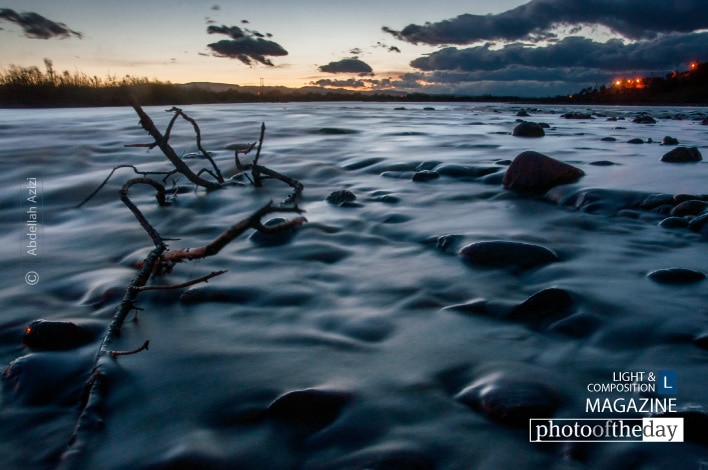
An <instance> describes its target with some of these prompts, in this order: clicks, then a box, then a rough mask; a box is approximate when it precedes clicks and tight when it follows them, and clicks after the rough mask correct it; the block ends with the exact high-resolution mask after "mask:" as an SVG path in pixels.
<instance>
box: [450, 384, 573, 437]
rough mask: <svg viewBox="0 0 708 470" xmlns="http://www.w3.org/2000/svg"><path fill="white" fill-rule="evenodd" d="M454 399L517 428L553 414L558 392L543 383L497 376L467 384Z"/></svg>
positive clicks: (494, 419) (497, 420) (492, 418)
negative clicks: (531, 420) (532, 420)
mask: <svg viewBox="0 0 708 470" xmlns="http://www.w3.org/2000/svg"><path fill="white" fill-rule="evenodd" d="M455 399H456V400H458V401H460V402H461V403H464V404H465V405H467V406H469V407H470V408H472V409H474V410H475V411H477V412H479V413H481V414H483V415H484V416H486V417H487V418H489V419H491V420H492V421H496V422H498V423H501V424H504V425H506V426H511V427H519V428H527V427H528V425H529V419H531V418H550V417H552V416H553V414H554V413H555V411H556V409H557V408H558V405H559V398H558V394H557V393H556V392H555V390H553V389H552V388H551V387H549V386H547V385H545V384H543V383H540V382H535V381H529V380H514V379H510V378H501V377H499V376H497V375H494V376H491V377H488V378H485V379H482V380H480V381H478V382H476V383H474V384H472V385H470V386H469V387H467V388H465V389H464V390H462V391H461V392H460V393H458V394H457V396H455Z"/></svg>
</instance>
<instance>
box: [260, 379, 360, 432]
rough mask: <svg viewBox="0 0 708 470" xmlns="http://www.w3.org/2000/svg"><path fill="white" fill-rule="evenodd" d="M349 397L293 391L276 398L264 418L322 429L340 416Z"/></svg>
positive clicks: (338, 394) (321, 392) (337, 394)
mask: <svg viewBox="0 0 708 470" xmlns="http://www.w3.org/2000/svg"><path fill="white" fill-rule="evenodd" d="M350 400H351V395H350V394H349V393H345V392H338V391H333V390H320V389H315V388H308V389H305V390H295V391H292V392H288V393H286V394H284V395H281V396H280V397H278V398H276V399H275V401H273V402H272V403H271V404H270V405H269V406H268V409H267V410H266V416H267V417H269V418H272V419H276V420H279V421H284V422H287V423H289V424H294V425H299V426H305V427H308V428H316V429H320V428H324V427H326V426H329V425H330V424H332V423H333V422H334V421H335V420H336V419H337V418H338V417H339V415H340V414H341V412H342V409H343V408H344V406H345V405H346V404H347V403H349V401H350Z"/></svg>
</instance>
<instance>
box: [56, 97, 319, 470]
mask: <svg viewBox="0 0 708 470" xmlns="http://www.w3.org/2000/svg"><path fill="white" fill-rule="evenodd" d="M131 105H132V106H133V108H134V109H135V111H136V112H137V113H138V116H140V123H141V125H142V126H143V128H144V129H145V130H146V131H148V133H149V134H150V135H152V137H153V138H154V139H155V142H153V143H152V144H140V146H141V147H148V148H153V147H155V146H157V147H160V149H161V150H162V152H163V153H164V154H165V155H166V156H167V158H168V159H169V160H170V161H171V162H172V164H173V165H174V166H175V170H173V171H170V172H164V173H162V172H141V171H139V170H138V169H137V168H136V167H134V166H133V165H119V166H118V167H116V168H114V169H113V170H112V171H111V173H110V174H109V175H108V177H107V178H106V180H105V181H104V182H103V183H102V184H101V185H100V186H99V187H98V188H97V189H96V190H95V191H94V192H93V193H92V194H91V195H90V196H89V197H88V198H87V199H86V200H85V201H84V202H82V203H81V204H80V205H83V204H84V203H85V202H86V201H88V200H89V199H91V198H92V197H93V196H94V195H95V194H96V193H97V192H98V191H99V190H100V189H101V188H103V187H104V186H105V185H106V183H107V182H108V180H109V179H110V177H111V176H112V175H113V173H114V172H115V171H116V170H117V169H119V168H132V169H133V171H134V172H135V173H137V174H138V175H140V177H138V178H132V179H130V180H128V181H126V182H125V183H124V184H123V186H122V187H121V189H120V191H119V195H120V200H121V201H122V202H123V203H124V204H125V205H126V207H127V208H128V209H129V210H130V211H131V212H132V213H133V215H134V216H135V218H136V220H137V221H138V223H139V224H140V226H141V227H142V228H143V230H145V232H146V233H147V234H148V236H149V237H150V239H151V240H152V243H153V245H154V248H153V249H152V250H151V251H150V252H149V253H148V254H147V256H146V257H145V259H144V260H143V262H142V264H141V265H140V267H139V269H138V272H137V273H136V275H135V277H134V278H133V279H132V280H131V282H130V284H129V285H128V287H127V288H126V290H125V293H124V295H123V298H122V299H121V302H120V304H119V305H118V307H117V309H116V311H115V313H114V315H113V317H112V319H111V322H110V323H109V325H108V327H107V328H106V331H105V333H104V336H103V339H102V341H101V345H100V347H99V350H98V352H97V354H96V359H95V363H94V367H93V371H92V373H91V376H90V378H89V380H88V382H87V383H86V385H85V387H84V397H83V400H82V402H81V410H80V414H79V417H78V419H77V423H76V427H75V429H74V433H73V435H72V437H71V439H70V441H69V443H68V447H67V449H66V451H65V452H64V454H63V456H62V459H63V462H62V463H63V464H66V465H68V466H69V467H73V466H80V465H76V464H77V462H78V461H79V460H80V459H81V457H82V454H83V451H84V450H85V449H86V448H87V447H88V446H89V445H90V444H91V442H92V439H95V438H96V433H95V431H98V430H100V429H101V428H102V426H103V404H104V395H105V393H106V388H107V386H108V385H109V382H108V378H109V377H110V375H111V371H112V369H113V367H114V365H115V361H116V360H117V358H118V357H119V356H125V355H132V354H136V353H139V352H141V351H145V350H147V349H148V345H149V340H146V341H145V342H144V343H143V345H142V346H141V347H139V348H137V349H134V350H131V351H117V350H114V349H112V347H111V346H112V344H113V343H114V342H115V341H116V339H117V338H118V337H119V336H120V334H121V329H122V327H123V324H124V323H125V319H126V318H127V316H128V315H129V314H130V312H132V311H136V312H137V311H138V310H142V308H140V307H138V306H137V305H136V303H137V299H138V295H139V294H140V293H141V292H145V291H150V290H165V289H181V288H185V287H189V286H192V285H195V284H199V283H202V282H208V280H209V279H211V278H213V277H216V276H219V275H222V274H224V273H225V272H226V271H214V272H212V273H210V274H207V275H205V276H202V277H199V278H197V279H194V280H191V281H187V282H184V283H181V284H176V285H171V286H170V285H148V282H149V281H150V278H151V277H153V276H154V275H156V274H160V273H164V272H171V271H172V269H173V267H174V266H175V265H176V263H180V262H184V261H189V260H195V259H201V258H205V257H208V256H213V255H216V254H217V253H219V252H220V251H221V250H222V249H223V248H224V247H225V246H226V245H227V244H229V243H230V242H231V241H233V240H234V239H236V238H237V237H238V236H240V235H242V234H243V233H244V232H245V231H247V230H249V229H254V230H257V231H260V232H264V233H274V232H279V231H283V230H288V229H291V228H294V227H298V226H299V225H301V224H302V223H304V222H305V221H306V220H305V218H304V217H295V218H293V219H290V220H287V221H284V222H281V223H279V224H276V225H271V226H266V225H265V224H264V223H263V221H262V219H263V217H265V216H266V215H268V214H271V213H274V212H290V213H296V214H301V213H302V212H304V211H303V210H301V209H300V208H299V207H298V206H297V199H298V198H299V196H300V194H301V192H302V190H303V185H302V184H301V183H300V182H299V181H297V180H295V179H293V178H289V177H287V176H285V175H282V174H280V173H278V172H276V171H274V170H271V169H269V168H267V167H264V166H262V165H260V164H258V160H259V158H260V154H261V148H262V145H263V138H264V134H265V124H264V125H262V126H261V135H260V139H259V142H258V150H257V155H256V157H255V159H254V161H253V163H251V164H249V165H242V164H241V163H240V162H239V160H238V153H239V151H238V150H237V151H236V164H237V170H238V171H239V173H243V172H246V171H248V170H250V171H251V176H252V178H253V179H252V180H251V182H252V183H253V184H254V185H255V186H261V182H262V179H264V176H265V177H268V178H275V179H278V180H280V181H283V182H285V183H286V184H288V185H289V186H291V187H292V188H293V192H292V194H291V195H290V196H289V197H288V198H286V200H285V203H287V205H285V203H283V204H280V205H275V204H273V203H272V202H269V203H268V204H266V205H265V206H263V207H261V208H260V209H257V210H256V211H254V212H253V213H252V214H251V215H249V216H247V217H245V218H243V219H241V220H239V221H238V222H236V223H235V224H233V225H232V226H231V227H229V228H227V229H226V230H224V231H223V232H222V233H221V234H219V235H218V236H217V237H216V238H215V239H214V240H212V241H211V242H209V243H207V244H206V245H204V246H199V247H196V248H183V249H176V250H170V249H169V248H168V246H167V244H166V242H167V241H168V240H169V239H167V238H164V237H163V236H162V235H161V234H160V233H159V232H158V231H157V230H156V229H155V228H154V227H153V226H152V225H151V224H150V222H149V221H148V219H147V218H146V217H145V215H144V214H143V213H142V211H141V210H140V209H139V208H138V207H137V206H136V205H135V203H133V201H132V200H131V199H130V197H129V191H130V189H131V188H132V187H133V186H135V185H147V186H150V187H152V188H153V189H154V190H155V195H156V199H157V202H158V204H159V205H161V206H164V205H166V190H165V186H164V184H162V183H160V182H158V181H156V180H154V179H152V178H150V177H149V175H151V174H164V175H167V176H169V175H172V174H174V173H182V174H184V175H185V176H186V177H187V178H188V179H189V180H190V181H191V182H193V183H195V184H197V185H198V186H202V187H204V188H206V189H217V188H221V187H223V185H224V184H225V182H224V180H223V177H222V176H221V172H220V171H219V169H218V167H217V166H216V164H215V163H214V161H213V160H212V159H211V157H210V156H209V154H208V152H207V151H206V150H205V149H204V148H203V147H202V145H201V131H200V130H199V126H198V125H197V123H196V121H194V120H193V119H191V118H190V117H188V116H187V115H186V114H184V112H183V111H182V110H180V109H178V108H172V109H171V110H169V111H170V112H174V113H175V114H174V116H173V117H172V120H171V121H170V123H169V125H168V126H167V129H166V131H165V135H164V136H163V135H162V134H161V133H160V132H159V131H158V130H157V128H156V127H155V125H154V124H153V122H152V120H151V119H150V118H149V116H147V114H146V113H145V112H144V111H143V110H142V108H141V107H140V105H139V104H138V103H137V101H136V100H135V98H133V97H131ZM178 117H182V118H183V119H185V120H187V121H188V122H190V123H191V124H192V126H193V127H194V130H195V133H196V134H197V145H198V147H199V150H200V152H201V153H202V154H203V155H204V157H205V158H206V159H208V160H209V161H210V162H211V164H212V167H213V168H214V171H213V172H212V171H210V170H202V171H206V172H207V173H209V174H210V175H212V176H213V177H215V179H217V181H218V183H215V182H212V181H208V180H204V179H202V178H201V177H200V176H199V175H198V174H194V173H193V172H192V170H191V169H189V167H188V166H187V165H186V164H185V163H184V162H183V161H182V160H181V159H180V158H179V157H178V156H177V154H176V153H175V152H174V150H173V149H172V147H170V145H169V144H168V142H167V141H168V139H169V136H170V133H171V131H172V128H173V125H174V123H175V121H176V119H177V118H178ZM254 147H255V143H254V144H252V145H251V146H250V147H249V148H248V149H247V150H246V151H245V152H244V151H241V153H248V151H250V150H251V149H253V148H254ZM200 173H201V172H200ZM167 176H166V177H167ZM246 176H247V175H246ZM166 177H165V178H166ZM247 177H248V176H247Z"/></svg>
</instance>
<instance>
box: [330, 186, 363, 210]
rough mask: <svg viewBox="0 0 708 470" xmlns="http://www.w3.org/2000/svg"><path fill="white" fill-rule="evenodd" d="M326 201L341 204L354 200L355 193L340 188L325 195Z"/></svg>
mask: <svg viewBox="0 0 708 470" xmlns="http://www.w3.org/2000/svg"><path fill="white" fill-rule="evenodd" d="M326 201H327V202H329V203H330V204H334V205H337V206H341V205H343V204H346V203H349V202H354V201H356V195H355V194H354V193H353V192H351V191H349V190H347V189H340V190H339V191H332V192H331V193H330V194H329V196H327V199H326Z"/></svg>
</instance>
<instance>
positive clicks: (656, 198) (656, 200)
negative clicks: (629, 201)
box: [639, 194, 674, 210]
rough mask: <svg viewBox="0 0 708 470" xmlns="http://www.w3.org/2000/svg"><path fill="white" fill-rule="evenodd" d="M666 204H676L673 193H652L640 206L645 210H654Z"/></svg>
mask: <svg viewBox="0 0 708 470" xmlns="http://www.w3.org/2000/svg"><path fill="white" fill-rule="evenodd" d="M666 204H671V205H674V196H673V194H652V195H651V196H648V197H647V198H646V199H644V200H643V201H642V202H641V203H640V204H639V208H640V209H645V210H652V209H655V208H657V207H659V206H663V205H666Z"/></svg>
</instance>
